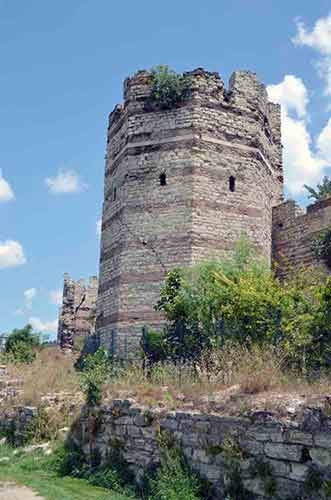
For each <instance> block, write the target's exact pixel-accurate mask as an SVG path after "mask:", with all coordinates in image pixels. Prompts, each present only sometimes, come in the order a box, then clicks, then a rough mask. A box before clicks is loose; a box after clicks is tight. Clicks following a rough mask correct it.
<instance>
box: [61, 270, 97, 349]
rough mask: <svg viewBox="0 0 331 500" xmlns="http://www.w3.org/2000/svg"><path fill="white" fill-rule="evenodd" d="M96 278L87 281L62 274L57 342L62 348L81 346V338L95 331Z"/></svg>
mask: <svg viewBox="0 0 331 500" xmlns="http://www.w3.org/2000/svg"><path fill="white" fill-rule="evenodd" d="M97 291H98V279H97V277H96V276H92V277H91V278H90V279H89V281H88V283H86V282H85V280H83V279H81V280H79V281H74V280H73V279H72V278H70V276H69V274H65V275H64V285H63V299H62V307H61V309H60V311H59V326H58V344H59V345H60V346H61V348H63V349H72V348H73V347H74V346H75V344H76V345H77V347H78V348H80V347H81V345H82V343H83V339H84V338H85V337H87V336H89V335H93V334H94V333H95V317H96V301H97Z"/></svg>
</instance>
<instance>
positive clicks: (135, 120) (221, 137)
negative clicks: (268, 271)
mask: <svg viewBox="0 0 331 500" xmlns="http://www.w3.org/2000/svg"><path fill="white" fill-rule="evenodd" d="M189 75H190V76H191V79H192V82H193V83H192V95H191V97H190V99H189V100H187V102H185V103H184V104H182V105H181V106H180V107H178V108H175V109H172V110H169V111H160V110H158V109H157V108H156V107H155V105H153V103H152V102H151V99H150V94H151V74H150V73H148V72H139V73H138V74H136V75H135V76H134V77H132V78H129V79H127V80H126V81H125V84H124V104H123V105H121V106H116V108H115V110H114V111H113V112H112V113H111V115H110V119H109V128H108V139H107V160H106V169H105V190H104V204H103V219H102V238H101V256H100V284H99V293H98V306H97V333H98V335H99V337H100V341H101V344H102V345H105V346H107V347H110V348H112V349H113V350H115V351H116V353H118V354H119V355H127V354H128V355H129V354H130V352H135V351H136V350H137V347H138V344H139V340H140V336H141V329H142V326H143V325H144V324H148V325H150V326H155V327H158V326H160V324H161V323H162V317H161V316H160V314H159V313H157V312H156V311H155V310H154V307H153V306H154V304H155V303H156V302H157V300H158V296H159V290H160V285H161V283H162V280H163V278H164V276H165V273H166V272H167V271H168V270H169V269H171V268H173V267H174V266H176V265H181V266H183V265H184V266H185V265H190V264H192V263H194V262H197V261H199V260H201V259H203V258H206V257H215V255H217V256H221V255H223V254H224V253H227V252H229V251H232V249H233V244H234V242H235V241H236V240H237V239H238V238H239V237H240V235H241V234H242V233H245V234H247V235H248V237H249V238H250V239H251V241H252V242H253V243H254V245H255V246H256V248H257V249H258V251H259V252H260V253H261V254H262V255H263V256H265V257H266V259H267V260H268V261H269V262H270V260H271V228H272V208H273V206H275V205H278V204H279V203H281V202H282V200H283V173H282V156H281V135H280V108H279V106H278V105H275V104H271V103H269V102H268V99H267V94H266V89H265V87H264V85H262V84H261V83H260V82H259V81H258V80H257V78H256V75H255V74H253V73H250V72H246V71H237V72H235V73H234V74H233V76H232V77H231V80H230V85H229V89H228V90H227V89H226V88H225V87H224V84H223V82H222V80H221V79H220V77H219V75H218V74H217V73H209V72H207V71H204V70H203V69H197V70H195V71H192V72H190V73H189ZM112 332H116V349H115V346H114V345H111V340H112V339H113V340H114V339H115V337H114V335H112Z"/></svg>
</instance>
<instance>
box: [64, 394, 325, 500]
mask: <svg viewBox="0 0 331 500" xmlns="http://www.w3.org/2000/svg"><path fill="white" fill-rule="evenodd" d="M329 399H330V398H326V399H325V401H324V402H323V401H321V402H320V403H318V404H313V405H311V404H309V405H303V406H299V407H298V408H297V409H296V410H295V411H294V409H293V407H292V406H293V405H292V406H291V408H289V409H288V414H286V415H282V417H280V416H277V415H276V414H274V413H272V412H270V411H251V412H247V414H245V415H244V416H237V417H236V416H226V415H219V414H206V413H201V412H199V411H169V410H166V409H161V408H154V409H149V408H147V407H143V406H139V405H138V404H136V403H135V401H134V400H129V399H127V400H125V399H123V400H119V399H118V400H113V401H112V402H110V403H108V404H105V405H103V406H102V407H100V408H90V409H89V408H88V407H85V408H84V409H83V412H82V414H81V417H80V419H79V420H78V421H77V422H76V425H75V426H74V428H73V434H72V438H73V439H74V441H75V442H76V444H77V445H78V446H79V447H81V448H82V451H83V453H84V454H85V456H86V458H87V459H88V460H90V458H91V456H93V457H99V460H100V462H101V463H105V462H106V461H107V457H108V456H109V455H110V453H111V450H112V448H113V447H115V448H116V449H117V450H120V451H121V454H122V458H123V459H124V461H125V462H126V463H127V465H128V467H129V468H130V469H131V470H132V472H133V473H134V476H135V478H136V480H137V482H138V483H139V481H140V480H142V479H143V477H144V474H146V473H147V474H150V473H151V472H153V471H155V469H156V467H157V466H158V465H159V461H160V450H161V449H162V443H168V444H169V445H171V446H172V447H174V446H177V447H178V448H179V450H180V451H181V453H183V455H184V456H185V458H186V460H187V462H188V464H189V465H190V466H191V467H192V469H193V470H195V471H196V472H198V473H199V475H200V476H201V477H202V478H204V479H206V480H207V481H208V482H209V483H210V484H211V485H212V487H213V490H214V498H215V499H223V498H230V496H227V495H226V492H227V488H228V487H229V486H230V482H231V481H235V482H236V486H237V487H238V482H240V481H241V482H242V487H243V488H244V489H245V490H246V491H247V492H249V493H251V496H250V497H248V496H244V498H254V499H261V500H262V499H267V498H269V499H270V498H277V499H279V500H285V499H286V500H294V499H302V500H317V499H324V500H326V499H328V498H331V433H330V432H331V419H330V401H329ZM236 468H239V472H240V474H239V476H238V474H235V471H236ZM233 498H234V497H233ZM235 498H242V497H239V496H236V497H235Z"/></svg>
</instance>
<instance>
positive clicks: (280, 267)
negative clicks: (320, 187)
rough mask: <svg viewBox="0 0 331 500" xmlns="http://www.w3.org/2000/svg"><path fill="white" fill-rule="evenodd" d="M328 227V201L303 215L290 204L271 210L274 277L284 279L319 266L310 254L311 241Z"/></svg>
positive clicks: (330, 222)
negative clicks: (275, 272) (275, 270)
mask: <svg viewBox="0 0 331 500" xmlns="http://www.w3.org/2000/svg"><path fill="white" fill-rule="evenodd" d="M330 225H331V198H327V199H325V200H322V201H319V202H317V203H314V204H313V205H309V206H308V207H307V210H306V212H305V211H304V210H303V209H302V208H300V207H298V206H297V205H296V203H295V202H294V201H287V202H285V203H283V204H282V205H279V206H278V207H275V208H274V209H273V238H272V240H273V257H274V261H275V263H276V265H277V273H278V275H279V276H280V277H281V278H286V277H287V276H290V274H291V273H292V272H293V271H294V272H295V271H298V270H299V269H300V268H302V267H305V268H307V267H312V266H313V267H317V266H320V267H321V268H323V270H324V271H325V272H327V273H330V270H329V269H328V268H327V266H326V265H325V264H324V263H323V262H319V261H317V259H316V257H315V256H314V253H313V251H312V243H313V240H314V239H315V238H316V237H317V236H318V234H319V233H320V231H322V230H323V229H327V228H329V227H330Z"/></svg>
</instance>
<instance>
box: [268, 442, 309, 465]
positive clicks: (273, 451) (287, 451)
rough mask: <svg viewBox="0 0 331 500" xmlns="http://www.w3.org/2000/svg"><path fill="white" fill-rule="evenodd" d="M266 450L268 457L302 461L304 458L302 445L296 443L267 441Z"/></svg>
mask: <svg viewBox="0 0 331 500" xmlns="http://www.w3.org/2000/svg"><path fill="white" fill-rule="evenodd" d="M264 451H265V454H266V455H267V457H270V458H277V459H278V460H290V461H292V462H301V458H302V446H300V445H296V444H292V445H291V444H281V443H266V444H265V448H264Z"/></svg>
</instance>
